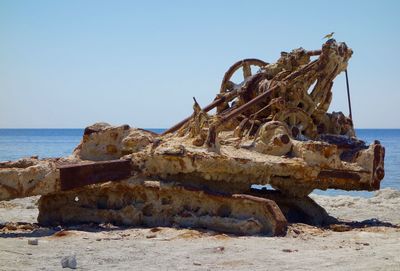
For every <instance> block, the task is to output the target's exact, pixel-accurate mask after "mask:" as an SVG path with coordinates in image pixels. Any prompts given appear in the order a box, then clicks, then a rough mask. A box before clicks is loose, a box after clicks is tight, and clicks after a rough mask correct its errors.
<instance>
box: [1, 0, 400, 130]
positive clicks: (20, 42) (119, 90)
mask: <svg viewBox="0 0 400 271" xmlns="http://www.w3.org/2000/svg"><path fill="white" fill-rule="evenodd" d="M399 14H400V1H337V0H335V1H306V0H304V1H98V0H96V1H87V0H86V1H39V0H38V1H16V0H10V1H7V0H2V1H0V127H1V128H22V127H27V128H31V127H32V128H45V127H61V128H62V127H67V128H73V127H77V128H80V127H85V126H87V125H89V124H92V123H94V122H97V121H106V122H109V123H112V124H123V123H127V124H130V125H132V126H137V127H146V128H156V127H162V128H164V127H169V126H171V125H172V124H174V123H175V122H177V121H179V120H181V119H182V118H184V117H186V116H187V115H188V114H190V113H191V110H192V97H193V96H195V97H196V98H197V99H198V101H199V102H200V104H201V105H205V104H207V103H208V102H210V101H211V100H212V99H213V98H214V96H215V94H216V93H217V92H218V89H219V85H220V81H221V79H222V77H223V74H224V72H225V71H226V70H227V68H228V67H229V66H230V65H231V64H233V63H234V62H236V61H237V60H239V59H242V58H249V57H254V58H260V59H263V60H265V61H267V62H272V61H275V60H276V59H277V58H278V57H279V53H280V51H283V50H286V51H289V50H291V49H293V48H297V47H300V46H302V47H304V48H306V49H318V48H320V46H321V44H322V40H321V38H322V37H323V36H324V35H325V34H327V33H329V32H331V31H335V32H336V34H335V37H336V39H337V40H338V41H345V42H346V43H347V44H348V45H349V46H350V47H351V48H353V50H354V55H353V58H352V59H351V61H350V66H349V77H350V85H351V91H352V102H353V115H354V121H355V125H356V127H358V128H399V127H400V89H399V84H400V74H399V65H400V15H399ZM333 91H334V96H333V103H332V105H331V110H336V111H338V110H341V111H344V112H345V113H346V114H347V100H346V89H345V81H344V76H343V75H341V76H339V78H337V80H336V82H335V85H334V89H333Z"/></svg>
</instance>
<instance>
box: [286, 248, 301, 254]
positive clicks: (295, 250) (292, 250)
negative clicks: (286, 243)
mask: <svg viewBox="0 0 400 271" xmlns="http://www.w3.org/2000/svg"><path fill="white" fill-rule="evenodd" d="M282 251H283V252H288V253H290V252H297V251H298V250H297V249H289V248H284V249H282Z"/></svg>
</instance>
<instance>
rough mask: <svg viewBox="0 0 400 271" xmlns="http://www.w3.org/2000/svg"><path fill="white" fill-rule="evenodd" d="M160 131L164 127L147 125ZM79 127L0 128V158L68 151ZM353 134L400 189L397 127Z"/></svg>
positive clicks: (383, 185)
mask: <svg viewBox="0 0 400 271" xmlns="http://www.w3.org/2000/svg"><path fill="white" fill-rule="evenodd" d="M148 130H150V131H153V132H156V133H161V132H163V131H164V130H165V129H148ZM82 134H83V129H0V161H9V160H16V159H19V158H22V157H30V156H35V155H38V156H39V158H46V157H60V156H66V155H69V154H71V153H72V151H73V150H74V148H75V147H76V146H77V145H78V143H79V142H80V140H81V138H82ZM356 134H357V137H358V138H360V139H362V140H364V141H366V142H367V143H371V142H373V141H374V140H375V139H377V140H379V141H380V142H381V143H382V145H383V146H384V147H385V148H386V157H385V178H384V179H383V181H382V182H381V188H394V189H397V190H400V129H357V130H356ZM314 193H316V194H319V195H330V196H336V195H350V196H360V197H372V196H373V195H374V194H373V192H365V191H350V192H347V191H342V190H327V191H321V190H315V191H314Z"/></svg>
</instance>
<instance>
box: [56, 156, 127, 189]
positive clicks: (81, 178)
mask: <svg viewBox="0 0 400 271" xmlns="http://www.w3.org/2000/svg"><path fill="white" fill-rule="evenodd" d="M57 168H58V170H59V171H60V183H61V190H69V189H73V188H77V187H82V186H85V185H89V184H96V183H103V182H108V181H118V180H122V179H126V178H128V177H130V176H131V175H132V170H133V167H132V162H131V160H108V161H101V162H90V163H79V164H69V165H62V166H58V167H57Z"/></svg>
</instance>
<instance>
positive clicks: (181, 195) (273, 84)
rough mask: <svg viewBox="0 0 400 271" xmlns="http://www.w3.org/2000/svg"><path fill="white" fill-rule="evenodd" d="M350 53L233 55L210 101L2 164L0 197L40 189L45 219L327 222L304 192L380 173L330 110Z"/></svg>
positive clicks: (235, 227) (380, 158) (244, 227)
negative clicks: (152, 125) (157, 129)
mask: <svg viewBox="0 0 400 271" xmlns="http://www.w3.org/2000/svg"><path fill="white" fill-rule="evenodd" d="M352 53H353V52H352V50H351V49H350V48H349V47H347V45H346V44H345V43H337V42H336V41H335V40H333V39H330V40H328V41H327V42H326V43H324V44H323V46H322V49H321V50H316V51H306V50H304V49H302V48H299V49H295V50H293V51H291V52H290V53H286V52H282V53H281V57H280V58H279V59H278V61H277V62H276V63H272V64H269V63H266V62H264V61H261V60H258V59H244V60H241V61H239V62H237V63H235V64H234V65H233V66H232V67H231V68H230V69H229V70H228V71H227V72H226V74H225V76H224V78H223V81H222V84H221V87H220V91H219V93H218V94H217V96H216V98H215V99H214V101H213V102H212V103H211V104H209V105H207V106H206V107H204V108H201V107H200V106H199V104H198V103H197V102H196V100H195V103H194V107H193V109H194V112H193V114H192V115H191V116H189V117H188V118H187V119H185V120H183V121H181V122H180V123H178V124H176V125H175V126H173V127H172V128H170V129H168V130H167V131H165V132H164V133H163V134H161V135H159V134H155V133H152V132H150V131H146V130H143V129H137V128H131V127H129V126H128V125H124V126H118V127H115V126H110V125H108V124H104V123H98V124H95V125H93V126H90V127H87V128H86V129H85V132H84V135H83V139H82V141H81V143H80V144H79V145H78V146H77V148H76V149H75V150H74V152H73V154H72V155H71V156H69V157H65V158H58V159H43V160H39V159H37V158H27V159H21V160H18V161H15V162H3V163H0V200H7V199H12V198H17V197H27V196H32V195H42V197H41V199H40V202H39V211H40V212H39V217H38V221H39V222H40V223H42V224H71V223H87V222H97V223H101V222H111V223H117V224H123V225H144V226H174V225H177V226H181V227H205V228H208V229H213V230H218V231H224V232H232V233H238V234H267V235H268V234H269V235H283V234H285V232H286V226H287V221H288V220H289V221H294V222H295V221H302V222H307V223H313V224H324V223H328V222H329V219H330V217H329V216H328V215H327V213H326V212H325V211H324V210H323V209H322V208H321V207H319V206H318V205H317V204H316V203H315V202H314V201H313V200H312V199H311V198H309V197H308V194H309V193H311V192H312V191H313V190H314V189H330V188H333V189H344V190H368V191H371V190H377V189H379V186H380V181H381V180H382V179H383V177H384V147H382V146H381V144H380V143H379V142H378V141H375V142H374V143H372V144H371V145H369V146H367V145H366V144H365V143H364V142H363V141H361V140H358V139H357V138H356V137H355V132H354V129H353V122H352V120H351V118H349V117H346V116H345V115H344V114H343V113H341V112H332V113H329V112H328V109H329V106H330V102H331V99H332V86H333V80H334V79H335V77H336V76H337V75H338V74H340V73H341V72H344V71H345V70H346V69H347V65H348V61H349V59H350V57H351V55H352ZM238 72H239V73H241V74H242V75H243V79H242V80H241V81H240V82H234V81H233V79H232V78H233V75H234V74H235V73H236V74H237V73H238ZM212 109H215V113H213V114H210V113H209V112H210V111H211V110H212ZM254 184H259V185H267V184H269V185H271V186H272V187H273V188H274V189H275V190H256V189H252V188H251V187H252V185H254Z"/></svg>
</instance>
